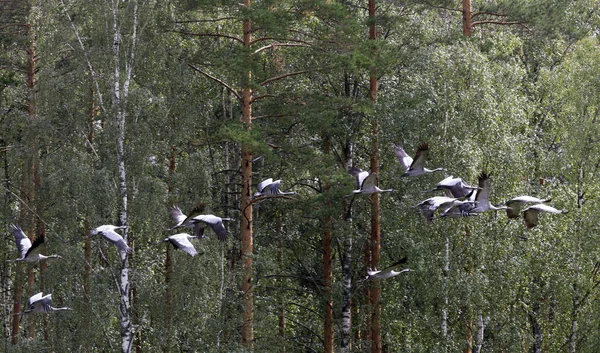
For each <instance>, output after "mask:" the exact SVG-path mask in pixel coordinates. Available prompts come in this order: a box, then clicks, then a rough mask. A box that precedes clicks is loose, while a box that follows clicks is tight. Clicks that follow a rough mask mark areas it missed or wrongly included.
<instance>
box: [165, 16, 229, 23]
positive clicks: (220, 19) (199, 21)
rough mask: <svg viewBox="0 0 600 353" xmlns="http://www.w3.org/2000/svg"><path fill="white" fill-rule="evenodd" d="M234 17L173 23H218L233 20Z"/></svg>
mask: <svg viewBox="0 0 600 353" xmlns="http://www.w3.org/2000/svg"><path fill="white" fill-rule="evenodd" d="M234 19H235V17H221V18H215V19H207V20H186V21H175V23H178V24H180V23H204V22H220V21H225V20H234Z"/></svg>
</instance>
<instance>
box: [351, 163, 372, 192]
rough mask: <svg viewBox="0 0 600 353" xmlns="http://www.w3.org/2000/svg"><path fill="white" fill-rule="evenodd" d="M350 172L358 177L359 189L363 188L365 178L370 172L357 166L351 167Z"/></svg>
mask: <svg viewBox="0 0 600 353" xmlns="http://www.w3.org/2000/svg"><path fill="white" fill-rule="evenodd" d="M348 172H349V173H350V174H352V175H353V176H354V177H355V178H356V183H357V184H358V189H359V190H360V189H362V187H363V183H364V181H365V179H366V178H367V177H368V176H369V172H367V171H364V170H362V169H360V168H356V167H351V168H350V169H349V170H348Z"/></svg>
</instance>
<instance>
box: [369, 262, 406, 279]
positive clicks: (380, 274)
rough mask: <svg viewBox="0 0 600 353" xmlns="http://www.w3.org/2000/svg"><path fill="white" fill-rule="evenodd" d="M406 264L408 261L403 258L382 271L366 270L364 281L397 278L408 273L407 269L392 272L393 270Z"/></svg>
mask: <svg viewBox="0 0 600 353" xmlns="http://www.w3.org/2000/svg"><path fill="white" fill-rule="evenodd" d="M407 262H408V259H407V258H406V257H403V258H402V259H400V260H398V261H396V262H395V263H393V264H391V265H390V266H388V267H386V268H384V269H383V270H380V271H377V269H369V270H367V277H366V278H365V280H366V281H368V280H370V279H388V278H392V277H395V276H398V275H399V274H401V273H404V272H409V271H410V269H409V268H405V269H403V270H401V271H394V268H396V267H397V266H398V265H400V264H405V263H407Z"/></svg>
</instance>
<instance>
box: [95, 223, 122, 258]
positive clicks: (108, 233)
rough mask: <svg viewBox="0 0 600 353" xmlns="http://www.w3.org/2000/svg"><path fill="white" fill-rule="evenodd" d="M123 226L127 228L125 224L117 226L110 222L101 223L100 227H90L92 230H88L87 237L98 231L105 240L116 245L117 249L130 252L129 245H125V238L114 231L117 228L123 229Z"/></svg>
mask: <svg viewBox="0 0 600 353" xmlns="http://www.w3.org/2000/svg"><path fill="white" fill-rule="evenodd" d="M125 228H127V226H120V227H117V226H113V225H110V224H105V225H101V226H100V227H97V228H94V229H92V231H91V232H90V235H89V236H88V237H91V236H94V235H96V234H98V233H100V234H101V235H102V236H103V237H104V238H105V239H106V240H108V241H109V242H111V243H113V245H114V246H116V247H117V248H118V249H119V251H121V252H125V253H129V252H131V248H130V247H129V245H127V243H126V242H125V240H124V239H123V237H122V236H121V234H119V233H117V232H115V230H117V229H125Z"/></svg>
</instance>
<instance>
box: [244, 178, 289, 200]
mask: <svg viewBox="0 0 600 353" xmlns="http://www.w3.org/2000/svg"><path fill="white" fill-rule="evenodd" d="M280 186H281V179H279V180H275V181H274V180H273V178H269V179H266V180H263V181H262V182H260V183H259V184H258V185H257V186H256V190H257V191H256V193H255V194H254V196H253V197H254V198H256V197H261V196H278V195H295V194H296V193H295V192H293V191H290V192H287V191H281V189H280V188H279V187H280Z"/></svg>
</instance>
